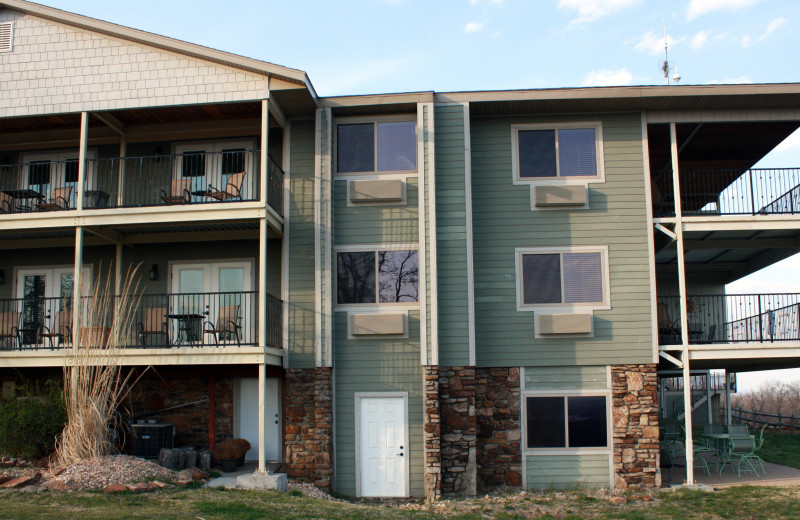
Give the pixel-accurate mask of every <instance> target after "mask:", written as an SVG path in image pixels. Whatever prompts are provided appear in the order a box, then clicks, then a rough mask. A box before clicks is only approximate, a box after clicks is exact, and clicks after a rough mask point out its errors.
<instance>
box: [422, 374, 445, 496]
mask: <svg viewBox="0 0 800 520" xmlns="http://www.w3.org/2000/svg"><path fill="white" fill-rule="evenodd" d="M424 372H425V381H424V387H423V391H424V396H423V399H424V403H423V405H424V406H425V419H424V421H425V422H424V424H423V435H424V439H425V498H426V499H427V501H428V502H433V501H436V500H439V499H440V498H441V496H442V439H441V437H442V428H441V421H440V413H439V367H438V366H435V365H430V366H426V367H424Z"/></svg>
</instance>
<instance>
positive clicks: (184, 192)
mask: <svg viewBox="0 0 800 520" xmlns="http://www.w3.org/2000/svg"><path fill="white" fill-rule="evenodd" d="M161 200H162V201H163V202H164V204H188V203H190V202H191V201H192V179H172V184H171V185H170V190H169V194H168V193H167V192H166V191H164V190H161Z"/></svg>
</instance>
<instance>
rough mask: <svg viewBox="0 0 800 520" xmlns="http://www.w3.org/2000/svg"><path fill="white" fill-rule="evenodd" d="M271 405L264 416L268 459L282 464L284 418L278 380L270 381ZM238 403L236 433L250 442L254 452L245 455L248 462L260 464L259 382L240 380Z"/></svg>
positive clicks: (269, 395)
mask: <svg viewBox="0 0 800 520" xmlns="http://www.w3.org/2000/svg"><path fill="white" fill-rule="evenodd" d="M266 384H267V403H266V405H267V406H266V410H265V412H266V413H265V414H264V421H265V424H264V425H265V426H266V428H267V431H266V437H267V445H266V446H265V447H264V456H265V458H266V460H267V461H280V460H281V417H280V409H281V408H280V407H281V404H280V389H281V380H280V379H278V378H277V377H268V378H267V379H266ZM236 395H237V400H238V402H237V403H236V425H237V429H236V433H235V435H236V436H237V437H241V438H243V439H247V440H248V441H249V442H250V451H248V452H247V453H246V454H245V459H246V460H258V378H244V379H240V380H239V387H238V392H237V394H236Z"/></svg>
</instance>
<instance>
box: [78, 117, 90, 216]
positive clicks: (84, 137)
mask: <svg viewBox="0 0 800 520" xmlns="http://www.w3.org/2000/svg"><path fill="white" fill-rule="evenodd" d="M88 140H89V112H81V142H80V151H79V152H78V191H77V193H75V200H76V201H77V202H76V204H75V206H76V208H77V209H83V192H84V190H85V186H84V183H85V182H86V148H87V141H88Z"/></svg>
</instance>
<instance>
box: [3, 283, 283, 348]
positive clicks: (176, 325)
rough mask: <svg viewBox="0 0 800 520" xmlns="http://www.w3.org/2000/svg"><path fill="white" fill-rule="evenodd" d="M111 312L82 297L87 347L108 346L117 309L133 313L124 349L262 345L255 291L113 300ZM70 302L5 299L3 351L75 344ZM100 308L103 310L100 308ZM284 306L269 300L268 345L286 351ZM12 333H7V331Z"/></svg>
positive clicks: (83, 336) (124, 333)
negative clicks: (105, 344)
mask: <svg viewBox="0 0 800 520" xmlns="http://www.w3.org/2000/svg"><path fill="white" fill-rule="evenodd" d="M112 302H113V303H112V304H111V305H110V306H109V307H111V308H105V309H97V308H96V307H93V305H92V304H93V301H92V297H84V298H81V316H80V321H81V323H80V327H81V329H80V338H81V343H82V344H85V345H86V344H90V346H94V345H93V344H94V343H98V344H99V343H105V342H106V341H108V338H109V335H110V333H111V328H110V326H111V316H112V314H113V312H114V308H113V307H114V306H117V305H135V306H136V307H135V308H134V309H132V310H131V309H129V310H128V311H129V313H130V316H131V318H132V319H131V322H130V329H129V330H127V331H120V334H121V336H122V337H121V338H120V339H119V344H120V346H121V347H123V348H169V347H201V346H202V347H208V346H213V347H221V346H254V345H258V336H259V335H258V299H257V294H256V292H255V291H244V292H217V293H182V294H146V295H142V296H140V297H135V298H134V297H129V298H126V299H121V298H120V297H115V298H113V299H112ZM72 306H73V301H72V299H71V298H43V297H28V298H18V299H5V300H0V350H11V349H14V350H16V349H26V350H28V349H59V348H63V347H66V346H71V345H72V339H73V338H72V330H73V322H72V316H73V314H72ZM98 307H99V306H98ZM282 312H283V302H282V301H281V300H280V299H278V298H274V297H272V296H268V297H267V334H266V336H267V338H266V343H267V346H270V347H275V348H282V345H283V326H282V324H283V318H282ZM6 332H8V333H6Z"/></svg>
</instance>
